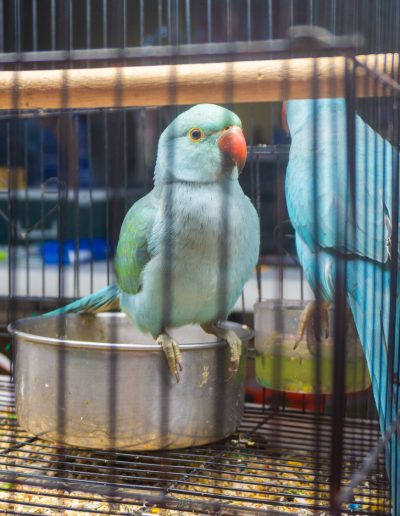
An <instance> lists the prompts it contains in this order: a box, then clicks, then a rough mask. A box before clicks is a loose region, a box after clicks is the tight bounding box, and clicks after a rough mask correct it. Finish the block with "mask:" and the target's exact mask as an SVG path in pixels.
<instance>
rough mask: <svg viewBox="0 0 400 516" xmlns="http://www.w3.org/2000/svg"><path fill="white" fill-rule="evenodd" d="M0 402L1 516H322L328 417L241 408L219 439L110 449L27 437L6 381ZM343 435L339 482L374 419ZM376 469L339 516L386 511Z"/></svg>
mask: <svg viewBox="0 0 400 516" xmlns="http://www.w3.org/2000/svg"><path fill="white" fill-rule="evenodd" d="M0 400H1V418H0V480H1V483H0V512H6V514H21V513H23V514H56V513H59V512H61V511H62V513H63V514H91V513H95V514H154V513H158V514H166V515H167V514H168V515H173V514H178V513H179V514H181V513H188V514H193V513H213V514H281V513H292V514H302V515H307V514H320V515H323V514H329V510H330V509H329V507H330V505H329V504H330V488H329V486H330V484H329V468H330V456H331V453H332V450H331V433H332V420H331V418H330V416H326V415H324V416H319V415H317V414H312V413H305V412H302V411H296V410H284V411H273V410H272V409H271V408H270V407H264V408H263V407H262V406H260V405H254V404H248V405H247V406H246V410H245V414H244V417H243V420H242V423H241V426H240V428H239V430H238V431H237V432H236V434H234V435H233V436H231V437H230V438H228V439H226V440H225V441H222V442H218V443H215V444H213V445H209V446H204V447H199V448H189V449H184V450H175V451H168V452H143V453H137V452H116V453H110V452H104V451H94V450H87V449H79V448H67V447H60V446H57V445H54V444H52V443H49V442H46V441H44V440H42V439H39V438H38V437H33V436H31V435H28V434H27V433H26V432H25V431H24V430H22V429H21V428H20V427H19V426H18V423H17V421H16V416H15V411H14V391H13V386H12V384H11V383H10V381H9V378H8V377H6V376H3V377H1V380H0ZM344 436H345V437H344V456H343V465H344V471H343V476H342V482H343V485H346V484H347V483H348V482H349V481H350V478H351V477H352V475H353V473H354V472H355V471H357V470H358V468H359V467H360V464H361V462H362V460H363V458H364V457H365V456H366V455H368V453H369V452H370V451H371V449H372V448H373V447H374V446H375V445H376V441H377V440H378V438H379V427H378V424H377V422H376V421H366V420H357V419H347V420H346V421H345V426H344ZM316 440H317V441H318V442H319V446H318V447H317V450H318V454H317V453H316V451H315V450H316V447H315V442H316ZM384 471H385V469H384V461H383V456H381V457H379V460H378V461H377V463H376V465H375V468H374V469H373V471H372V472H370V474H369V475H368V477H367V478H366V479H364V480H363V481H362V482H361V484H360V485H358V486H357V488H355V489H354V491H353V499H352V500H351V501H350V502H349V503H346V505H345V506H343V512H342V514H377V513H379V514H390V502H389V500H390V495H389V485H388V482H387V479H386V475H385V473H384ZM385 500H386V504H385V502H384V501H385Z"/></svg>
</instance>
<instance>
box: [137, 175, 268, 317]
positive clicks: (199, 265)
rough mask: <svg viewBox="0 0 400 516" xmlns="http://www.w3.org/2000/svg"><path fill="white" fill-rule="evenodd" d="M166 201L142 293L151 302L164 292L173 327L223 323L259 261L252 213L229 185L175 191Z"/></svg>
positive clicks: (184, 187) (238, 189)
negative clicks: (148, 292)
mask: <svg viewBox="0 0 400 516" xmlns="http://www.w3.org/2000/svg"><path fill="white" fill-rule="evenodd" d="M169 195H170V197H166V198H164V199H163V204H162V206H161V208H160V210H159V213H158V215H157V218H156V222H155V224H154V227H153V234H152V237H153V238H154V240H153V242H154V243H151V245H152V246H153V247H152V248H151V250H152V253H153V255H154V259H153V260H152V262H153V263H152V264H149V267H150V268H151V272H152V277H151V280H150V281H149V282H147V285H146V279H147V278H144V281H143V286H144V289H145V288H146V287H148V288H150V289H151V290H152V291H153V294H154V296H155V295H156V294H155V291H156V290H157V291H158V295H160V292H161V295H163V289H168V293H165V294H166V297H167V298H168V305H169V308H168V309H169V310H170V319H171V326H180V325H183V324H188V323H192V322H193V323H204V322H208V321H212V320H215V319H217V318H222V317H226V316H227V315H228V313H229V312H230V311H231V310H232V307H233V305H234V303H235V302H236V300H237V298H238V297H239V295H240V293H241V291H242V289H243V286H244V283H245V281H246V280H247V279H248V278H249V276H250V274H251V271H252V269H253V267H254V266H255V264H256V262H257V259H258V252H259V223H258V217H257V214H256V211H255V209H254V207H253V206H252V205H251V203H250V201H249V199H248V198H247V197H246V196H245V195H244V193H243V191H242V189H241V187H240V186H239V184H238V183H237V182H233V181H232V182H229V183H228V185H227V186H226V185H225V188H222V187H221V186H220V185H218V184H212V185H207V187H206V186H198V185H196V186H192V185H179V186H175V185H174V188H173V189H172V192H169ZM156 278H158V280H157V279H156ZM166 278H167V279H166Z"/></svg>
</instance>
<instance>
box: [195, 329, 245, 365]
mask: <svg viewBox="0 0 400 516" xmlns="http://www.w3.org/2000/svg"><path fill="white" fill-rule="evenodd" d="M201 327H202V328H203V330H204V331H205V332H206V333H210V334H211V335H215V336H216V337H218V338H220V339H224V340H226V342H227V343H228V346H229V351H230V354H231V367H230V372H231V373H232V374H234V373H236V372H237V371H238V369H239V363H240V357H241V355H242V341H241V340H240V339H239V337H238V336H237V335H236V333H235V332H234V331H232V330H225V329H224V328H220V327H219V326H218V325H217V324H213V323H211V324H202V325H201Z"/></svg>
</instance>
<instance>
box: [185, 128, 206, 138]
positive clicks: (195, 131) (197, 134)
mask: <svg viewBox="0 0 400 516" xmlns="http://www.w3.org/2000/svg"><path fill="white" fill-rule="evenodd" d="M188 137H189V140H191V141H192V142H199V141H201V140H202V139H203V138H204V137H205V134H204V131H203V130H202V129H200V128H199V127H193V128H192V129H190V131H189V132H188Z"/></svg>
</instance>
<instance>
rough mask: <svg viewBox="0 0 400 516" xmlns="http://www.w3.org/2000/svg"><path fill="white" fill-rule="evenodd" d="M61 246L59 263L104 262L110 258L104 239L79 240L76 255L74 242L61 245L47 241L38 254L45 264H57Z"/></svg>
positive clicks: (108, 248) (109, 250) (65, 241)
mask: <svg viewBox="0 0 400 516" xmlns="http://www.w3.org/2000/svg"><path fill="white" fill-rule="evenodd" d="M60 246H61V263H62V264H64V265H68V264H73V263H75V260H76V259H77V261H79V263H87V262H90V261H91V260H93V261H98V260H105V259H107V255H108V256H111V249H110V246H108V245H107V241H106V240H105V239H104V238H93V239H90V238H81V239H79V242H78V253H75V240H64V242H63V243H61V242H57V241H55V240H47V241H45V242H44V244H43V245H41V246H40V254H41V256H42V257H43V258H44V262H45V263H49V264H50V263H51V264H56V265H58V264H59V250H60Z"/></svg>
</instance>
